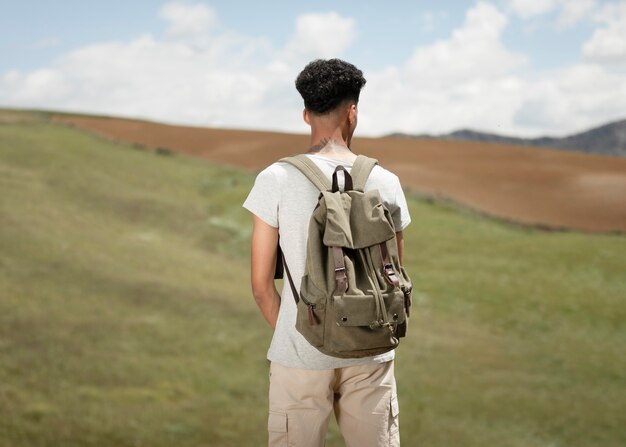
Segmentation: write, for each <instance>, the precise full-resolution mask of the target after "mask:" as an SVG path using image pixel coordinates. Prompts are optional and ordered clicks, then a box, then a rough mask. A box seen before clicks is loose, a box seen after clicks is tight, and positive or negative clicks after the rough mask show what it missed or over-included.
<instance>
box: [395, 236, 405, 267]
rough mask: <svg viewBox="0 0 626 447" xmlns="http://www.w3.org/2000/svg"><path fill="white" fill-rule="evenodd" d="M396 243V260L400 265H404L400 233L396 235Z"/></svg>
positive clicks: (402, 237)
mask: <svg viewBox="0 0 626 447" xmlns="http://www.w3.org/2000/svg"><path fill="white" fill-rule="evenodd" d="M396 242H397V243H398V259H400V265H404V235H403V234H402V231H398V232H397V233H396Z"/></svg>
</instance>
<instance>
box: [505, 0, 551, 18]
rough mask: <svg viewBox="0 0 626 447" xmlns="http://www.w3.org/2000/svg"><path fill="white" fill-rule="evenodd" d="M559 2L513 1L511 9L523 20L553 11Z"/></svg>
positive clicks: (549, 0)
mask: <svg viewBox="0 0 626 447" xmlns="http://www.w3.org/2000/svg"><path fill="white" fill-rule="evenodd" d="M556 3H557V0H511V3H510V6H511V9H512V10H513V11H514V12H515V13H517V14H518V15H519V16H521V17H523V18H529V17H534V16H538V15H542V14H546V13H548V12H550V11H552V10H553V9H554V8H555V6H556Z"/></svg>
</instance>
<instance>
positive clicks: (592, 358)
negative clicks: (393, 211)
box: [0, 113, 626, 447]
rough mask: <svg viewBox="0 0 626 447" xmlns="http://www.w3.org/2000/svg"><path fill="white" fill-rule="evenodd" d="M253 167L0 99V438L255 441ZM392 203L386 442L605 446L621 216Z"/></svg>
mask: <svg viewBox="0 0 626 447" xmlns="http://www.w3.org/2000/svg"><path fill="white" fill-rule="evenodd" d="M253 180H254V176H253V175H251V174H249V173H247V172H245V171H239V170H236V169H233V168H226V167H223V166H219V165H216V164H212V163H209V162H207V161H205V160H199V159H195V158H190V157H186V156H182V155H172V154H169V153H166V152H164V153H161V154H158V153H155V152H151V151H146V150H141V149H140V148H137V147H133V146H131V145H122V144H115V143H112V142H107V141H104V140H102V139H98V138H95V137H93V136H91V135H90V134H88V133H85V132H82V131H78V130H74V129H71V128H67V127H64V126H61V125H58V124H57V125H55V124H51V123H49V122H48V121H47V119H46V116H45V115H36V114H34V115H33V114H19V113H13V115H11V116H10V117H8V118H7V114H6V113H5V114H4V119H3V120H0V446H12V447H26V446H28V447H31V446H64V447H65V446H116V447H118V446H129V447H130V446H150V447H158V446H172V445H176V446H237V447H241V446H259V445H265V443H266V433H265V424H266V395H267V362H266V361H265V359H264V357H265V355H264V354H265V350H266V348H267V345H268V343H269V339H270V337H271V334H270V330H269V328H268V327H267V326H266V324H265V323H264V321H263V319H262V317H261V316H260V314H259V313H258V312H257V309H256V306H255V304H254V301H253V300H252V298H251V296H250V293H249V287H248V270H249V266H248V243H249V237H250V218H249V216H248V215H247V214H246V212H245V211H244V210H243V209H242V208H241V203H242V201H243V199H244V198H245V196H246V193H247V191H248V190H249V188H250V186H251V185H252V182H253ZM410 208H411V212H412V216H413V220H414V223H413V224H412V225H411V226H410V227H409V229H408V230H407V233H406V240H407V244H408V247H407V254H406V257H407V266H408V269H409V271H410V272H411V273H412V276H413V279H414V282H415V284H416V312H415V316H414V317H413V318H412V320H411V327H410V334H409V336H408V338H407V339H406V340H404V341H403V342H402V344H401V346H400V348H399V350H398V356H397V376H398V381H399V391H400V405H401V427H402V429H401V430H402V441H403V445H406V446H414V445H425V446H429V447H430V446H442V447H449V446H481V447H482V446H498V447H508V446H511V447H513V446H516V447H518V446H519V447H522V446H568V447H570V446H600V445H601V446H621V445H624V444H625V443H626V433H625V432H624V430H623V427H624V425H625V424H626V397H625V396H624V393H623V389H624V386H625V385H626V380H625V378H624V371H626V358H625V357H624V355H623V349H624V342H625V341H626V331H625V328H624V322H625V321H626V306H625V303H624V298H625V297H626V275H624V271H626V259H625V258H624V253H626V237H624V236H619V235H590V234H579V233H574V232H559V233H550V232H542V231H538V230H532V229H522V228H519V227H515V226H510V225H507V224H504V223H502V222H497V221H493V220H488V219H484V218H481V217H478V216H476V215H474V214H471V213H464V212H462V211H459V210H458V209H453V208H450V207H446V206H445V205H442V204H431V203H428V202H425V201H419V200H417V199H416V198H411V199H410ZM328 445H329V446H339V445H342V444H341V441H340V438H339V436H338V434H337V431H336V429H335V428H333V430H332V431H331V433H330V435H329V439H328Z"/></svg>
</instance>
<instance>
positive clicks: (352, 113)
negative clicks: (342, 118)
mask: <svg viewBox="0 0 626 447" xmlns="http://www.w3.org/2000/svg"><path fill="white" fill-rule="evenodd" d="M358 115H359V109H358V108H357V106H356V104H355V103H351V104H350V106H349V108H348V122H349V123H350V125H353V124H355V123H356V122H357V119H358Z"/></svg>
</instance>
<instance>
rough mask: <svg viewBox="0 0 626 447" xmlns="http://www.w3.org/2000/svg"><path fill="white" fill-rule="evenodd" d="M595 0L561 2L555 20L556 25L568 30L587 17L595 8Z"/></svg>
mask: <svg viewBox="0 0 626 447" xmlns="http://www.w3.org/2000/svg"><path fill="white" fill-rule="evenodd" d="M596 4H597V1H596V0H576V1H571V0H570V1H565V0H562V1H561V10H560V12H559V17H558V19H557V25H558V26H560V27H562V28H568V27H572V26H574V25H576V24H577V23H578V22H580V21H581V20H583V19H584V18H586V17H588V16H589V15H590V14H591V12H592V11H593V10H594V8H595V7H596Z"/></svg>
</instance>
